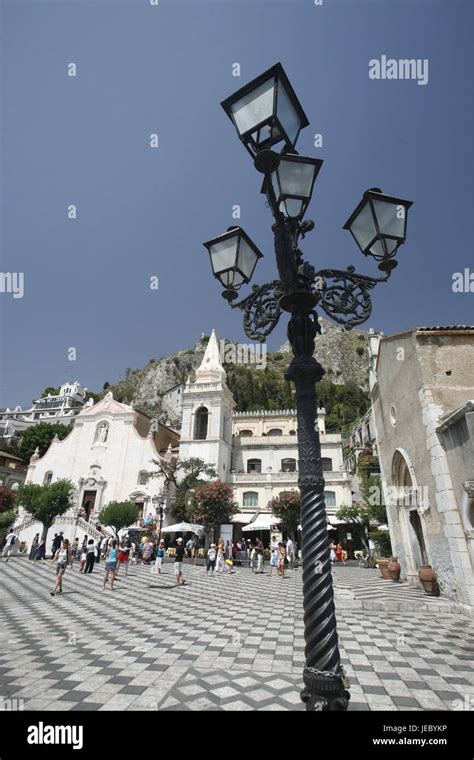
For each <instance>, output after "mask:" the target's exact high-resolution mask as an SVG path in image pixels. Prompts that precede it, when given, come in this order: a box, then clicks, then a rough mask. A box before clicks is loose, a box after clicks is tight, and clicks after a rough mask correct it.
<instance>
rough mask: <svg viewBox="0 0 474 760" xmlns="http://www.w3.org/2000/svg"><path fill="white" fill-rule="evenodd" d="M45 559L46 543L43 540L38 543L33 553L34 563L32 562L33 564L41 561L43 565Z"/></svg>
mask: <svg viewBox="0 0 474 760" xmlns="http://www.w3.org/2000/svg"><path fill="white" fill-rule="evenodd" d="M45 557H46V541H45V540H44V538H43V539H41V541H40V542H39V544H38V547H37V549H36V552H35V561H34V562H33V564H35V563H36V562H38V560H41V562H42V564H43V565H44V563H45Z"/></svg>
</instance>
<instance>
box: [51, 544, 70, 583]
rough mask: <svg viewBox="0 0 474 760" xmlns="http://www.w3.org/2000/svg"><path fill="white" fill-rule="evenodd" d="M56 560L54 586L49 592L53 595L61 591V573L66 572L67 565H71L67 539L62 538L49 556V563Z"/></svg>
mask: <svg viewBox="0 0 474 760" xmlns="http://www.w3.org/2000/svg"><path fill="white" fill-rule="evenodd" d="M54 561H55V562H56V583H55V585H54V588H53V590H52V591H50V592H49V593H50V594H51V596H54V595H55V594H56V593H58V594H62V593H63V575H64V573H65V572H66V568H67V566H68V565H72V554H71V547H70V546H69V539H67V538H64V539H63V540H62V543H61V546H60V547H59V549H57V550H56V552H55V553H54V554H53V556H52V558H51V564H53V562H54Z"/></svg>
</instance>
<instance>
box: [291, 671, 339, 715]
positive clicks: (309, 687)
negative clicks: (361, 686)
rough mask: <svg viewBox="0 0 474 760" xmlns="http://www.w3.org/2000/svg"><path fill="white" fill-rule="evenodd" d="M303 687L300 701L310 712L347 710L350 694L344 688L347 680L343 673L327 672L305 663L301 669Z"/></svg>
mask: <svg viewBox="0 0 474 760" xmlns="http://www.w3.org/2000/svg"><path fill="white" fill-rule="evenodd" d="M303 682H304V688H303V689H302V690H301V693H300V696H301V701H302V702H304V703H305V704H306V710H308V711H311V712H318V711H319V712H329V711H331V712H333V711H334V712H335V711H343V710H347V706H348V703H349V700H350V698H351V695H350V694H349V692H348V691H347V689H346V685H347V680H346V678H345V677H344V675H343V673H329V672H324V671H320V670H316V669H315V668H311V667H308V666H307V665H305V667H304V670H303Z"/></svg>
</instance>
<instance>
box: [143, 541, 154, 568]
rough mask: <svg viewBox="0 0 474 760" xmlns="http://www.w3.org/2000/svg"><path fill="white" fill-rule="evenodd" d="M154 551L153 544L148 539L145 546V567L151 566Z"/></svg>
mask: <svg viewBox="0 0 474 760" xmlns="http://www.w3.org/2000/svg"><path fill="white" fill-rule="evenodd" d="M152 551H153V544H152V543H151V541H150V540H149V539H148V537H147V539H146V541H145V542H144V544H143V561H144V563H145V565H149V564H150V562H151V553H152Z"/></svg>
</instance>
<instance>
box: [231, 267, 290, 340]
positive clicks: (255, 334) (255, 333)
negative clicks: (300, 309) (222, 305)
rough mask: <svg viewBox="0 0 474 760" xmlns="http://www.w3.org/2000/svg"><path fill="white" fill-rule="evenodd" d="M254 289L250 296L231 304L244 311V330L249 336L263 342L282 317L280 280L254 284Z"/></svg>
mask: <svg viewBox="0 0 474 760" xmlns="http://www.w3.org/2000/svg"><path fill="white" fill-rule="evenodd" d="M252 291H253V292H252V293H251V294H250V295H249V296H247V297H246V298H244V299H243V300H242V301H240V302H239V303H235V304H231V306H232V308H233V309H241V310H242V311H243V312H244V330H245V334H246V335H247V337H248V338H250V340H258V341H259V342H260V343H263V341H264V340H265V338H266V337H267V335H270V333H271V331H272V330H273V328H274V327H275V325H276V324H277V322H278V320H279V319H280V315H281V311H282V310H281V308H280V305H279V303H278V300H279V298H280V296H281V286H280V281H279V280H273V281H272V282H267V283H265V285H254V286H253V288H252Z"/></svg>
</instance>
